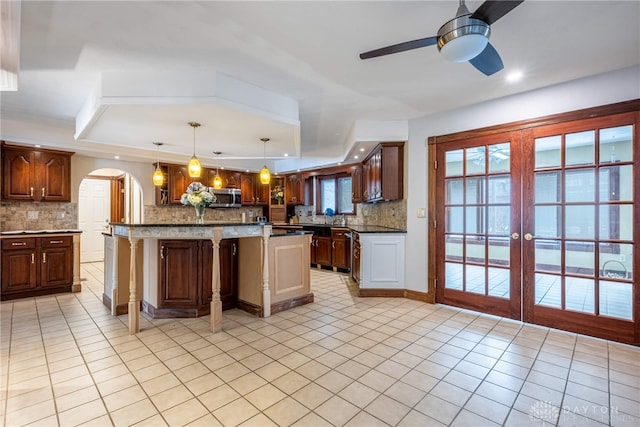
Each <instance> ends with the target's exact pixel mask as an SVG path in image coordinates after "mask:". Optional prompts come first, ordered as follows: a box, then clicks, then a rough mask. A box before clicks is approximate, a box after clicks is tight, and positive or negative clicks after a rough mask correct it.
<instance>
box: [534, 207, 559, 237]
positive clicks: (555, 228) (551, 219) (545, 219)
mask: <svg viewBox="0 0 640 427" xmlns="http://www.w3.org/2000/svg"><path fill="white" fill-rule="evenodd" d="M534 212H535V224H534V229H535V236H536V237H543V238H549V237H560V227H561V224H560V218H561V212H562V207H560V206H536V207H535V211H534Z"/></svg>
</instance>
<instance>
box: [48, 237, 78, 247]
mask: <svg viewBox="0 0 640 427" xmlns="http://www.w3.org/2000/svg"><path fill="white" fill-rule="evenodd" d="M41 242H42V243H41V245H42V248H45V249H49V248H59V247H67V246H71V245H72V244H73V237H71V236H56V237H41Z"/></svg>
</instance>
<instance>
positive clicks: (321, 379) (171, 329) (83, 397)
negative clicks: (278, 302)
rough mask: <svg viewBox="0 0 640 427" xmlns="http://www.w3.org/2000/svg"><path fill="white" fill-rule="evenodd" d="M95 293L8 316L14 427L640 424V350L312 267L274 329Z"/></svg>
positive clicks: (23, 305) (0, 388)
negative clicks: (361, 290)
mask: <svg viewBox="0 0 640 427" xmlns="http://www.w3.org/2000/svg"><path fill="white" fill-rule="evenodd" d="M82 277H83V278H84V279H85V281H84V282H83V291H82V292H81V293H79V294H63V295H57V296H48V297H40V298H35V299H24V300H17V301H8V302H3V303H2V304H0V309H1V310H0V313H1V318H0V320H1V330H0V332H1V335H0V337H1V342H0V344H1V347H0V351H1V353H0V356H1V365H0V369H1V372H0V408H1V409H0V411H1V413H0V420H1V421H2V424H3V425H7V426H20V425H30V426H38V425H42V426H56V425H60V426H75V425H95V426H110V425H116V426H124V425H139V426H164V425H171V426H177V425H206V426H217V425H224V426H236V425H242V426H273V425H280V426H287V425H295V426H314V427H315V426H332V425H335V426H340V425H347V426H367V427H368V426H386V425H398V426H439V425H452V426H485V425H486V426H491V425H500V424H504V425H510V426H542V425H545V426H549V425H559V426H565V425H566V426H569V425H589V426H598V425H612V426H637V425H640V348H637V347H632V346H627V345H622V344H618V343H613V342H607V341H603V340H598V339H593V338H589V337H584V336H580V335H576V334H571V333H565V332H559V331H555V330H550V329H547V328H542V327H535V326H531V325H526V324H522V323H520V322H515V321H511V320H505V319H500V318H497V317H493V316H487V315H482V314H478V313H474V312H469V311H464V310H459V309H455V308H450V307H444V306H438V305H429V304H424V303H420V302H416V301H411V300H407V299H401V298H397V299H393V298H358V297H357V296H355V295H356V292H355V291H356V289H355V287H354V284H353V283H352V282H350V280H349V277H348V276H347V275H343V274H340V273H332V272H326V271H317V270H313V271H312V287H313V291H314V293H315V302H314V303H313V304H308V305H305V306H303V307H298V308H295V309H292V310H289V311H286V312H282V313H278V314H276V315H273V316H271V317H269V318H265V319H260V318H256V317H252V316H250V315H248V314H247V313H244V312H242V311H239V310H231V311H226V312H225V313H224V315H223V318H224V331H223V332H221V333H217V334H213V333H211V332H210V331H209V318H208V317H203V318H199V319H172V320H152V319H148V318H143V319H142V322H141V327H142V331H141V332H140V333H139V334H137V335H135V336H131V335H129V333H128V329H127V325H126V323H127V317H126V316H120V317H111V315H110V314H109V312H108V311H107V310H106V308H105V307H104V306H103V305H102V302H101V299H102V277H103V272H102V265H101V264H100V263H94V264H83V265H82Z"/></svg>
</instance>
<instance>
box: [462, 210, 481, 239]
mask: <svg viewBox="0 0 640 427" xmlns="http://www.w3.org/2000/svg"><path fill="white" fill-rule="evenodd" d="M465 213H466V215H467V218H466V225H467V229H466V230H465V231H466V232H467V233H474V234H481V233H484V206H470V207H467V208H466V209H465Z"/></svg>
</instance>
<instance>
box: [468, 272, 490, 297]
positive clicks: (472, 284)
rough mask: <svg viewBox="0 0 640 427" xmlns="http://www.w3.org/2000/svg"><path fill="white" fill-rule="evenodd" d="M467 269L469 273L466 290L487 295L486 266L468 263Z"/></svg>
mask: <svg viewBox="0 0 640 427" xmlns="http://www.w3.org/2000/svg"><path fill="white" fill-rule="evenodd" d="M465 271H466V273H467V274H466V276H467V277H466V279H465V287H466V291H467V292H473V293H476V294H485V295H486V293H485V289H484V272H485V267H480V266H477V265H466V266H465Z"/></svg>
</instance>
